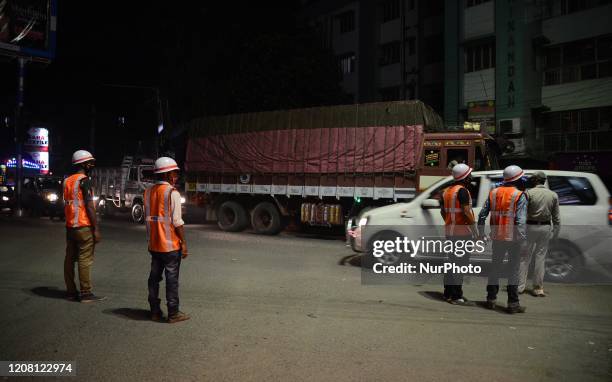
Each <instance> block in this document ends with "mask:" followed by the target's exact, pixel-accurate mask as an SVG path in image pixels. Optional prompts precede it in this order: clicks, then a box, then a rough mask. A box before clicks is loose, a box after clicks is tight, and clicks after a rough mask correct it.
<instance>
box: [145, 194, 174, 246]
mask: <svg viewBox="0 0 612 382" xmlns="http://www.w3.org/2000/svg"><path fill="white" fill-rule="evenodd" d="M173 191H174V187H172V186H170V185H169V184H156V185H154V186H152V187H149V188H147V189H146V190H145V193H144V204H145V223H146V226H147V238H148V240H149V251H153V252H172V251H177V250H179V249H180V247H181V245H180V241H179V238H178V236H177V235H176V232H175V231H174V225H173V224H172V192H173Z"/></svg>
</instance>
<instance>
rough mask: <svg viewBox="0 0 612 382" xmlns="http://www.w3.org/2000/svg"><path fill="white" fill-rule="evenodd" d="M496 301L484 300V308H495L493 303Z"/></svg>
mask: <svg viewBox="0 0 612 382" xmlns="http://www.w3.org/2000/svg"><path fill="white" fill-rule="evenodd" d="M496 303H497V300H487V302H485V308H487V309H491V310H493V309H495V304H496Z"/></svg>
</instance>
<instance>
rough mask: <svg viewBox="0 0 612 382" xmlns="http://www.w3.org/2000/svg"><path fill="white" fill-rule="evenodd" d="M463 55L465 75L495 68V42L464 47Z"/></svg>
mask: <svg viewBox="0 0 612 382" xmlns="http://www.w3.org/2000/svg"><path fill="white" fill-rule="evenodd" d="M464 54H465V72H466V73H469V72H476V71H478V70H484V69H490V68H494V67H495V42H488V43H485V44H479V45H471V46H466V47H465V48H464Z"/></svg>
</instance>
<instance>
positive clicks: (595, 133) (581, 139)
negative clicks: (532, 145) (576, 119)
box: [538, 130, 612, 153]
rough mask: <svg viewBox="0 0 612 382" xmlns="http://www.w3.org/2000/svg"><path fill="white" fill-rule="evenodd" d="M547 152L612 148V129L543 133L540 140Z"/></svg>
mask: <svg viewBox="0 0 612 382" xmlns="http://www.w3.org/2000/svg"><path fill="white" fill-rule="evenodd" d="M538 143H539V144H540V145H539V146H540V149H541V150H544V151H546V152H551V153H552V152H566V151H604V150H612V131H601V130H591V131H577V132H558V133H545V134H542V136H541V138H540V139H539V140H538Z"/></svg>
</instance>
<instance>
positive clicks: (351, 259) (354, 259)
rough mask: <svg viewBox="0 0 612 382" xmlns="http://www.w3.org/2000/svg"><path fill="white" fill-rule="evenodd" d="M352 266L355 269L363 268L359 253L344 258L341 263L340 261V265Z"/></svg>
mask: <svg viewBox="0 0 612 382" xmlns="http://www.w3.org/2000/svg"><path fill="white" fill-rule="evenodd" d="M347 264H348V265H352V266H354V267H361V255H360V254H358V253H354V254H352V255H348V256H344V257H343V258H342V259H340V261H338V265H347Z"/></svg>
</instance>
